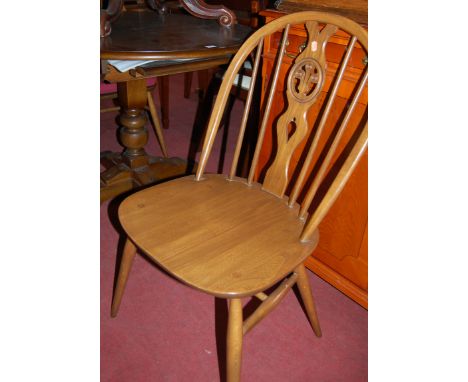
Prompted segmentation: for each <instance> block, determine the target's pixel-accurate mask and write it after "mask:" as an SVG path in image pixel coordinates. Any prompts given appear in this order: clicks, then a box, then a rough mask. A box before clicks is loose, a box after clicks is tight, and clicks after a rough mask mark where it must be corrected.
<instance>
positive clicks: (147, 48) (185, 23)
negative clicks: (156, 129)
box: [101, 11, 251, 201]
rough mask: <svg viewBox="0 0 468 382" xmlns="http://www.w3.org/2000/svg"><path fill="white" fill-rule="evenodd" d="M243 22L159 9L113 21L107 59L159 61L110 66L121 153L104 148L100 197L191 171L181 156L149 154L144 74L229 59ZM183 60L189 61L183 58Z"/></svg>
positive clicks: (105, 42) (105, 43) (243, 34)
mask: <svg viewBox="0 0 468 382" xmlns="http://www.w3.org/2000/svg"><path fill="white" fill-rule="evenodd" d="M250 31H251V29H250V28H249V27H247V26H243V25H233V26H232V27H230V28H225V27H222V26H219V25H218V24H217V23H216V21H214V20H204V19H200V18H195V17H192V16H190V15H177V14H173V15H172V14H171V15H166V16H161V15H158V14H157V13H156V12H150V11H148V12H123V13H122V14H121V15H120V17H119V18H117V19H116V21H115V22H114V23H113V25H112V35H111V36H109V37H104V38H101V59H103V60H155V61H156V62H154V63H153V64H151V65H146V66H141V67H137V68H135V69H132V70H130V71H128V72H125V73H120V72H118V71H117V70H114V69H112V67H110V65H109V66H107V69H108V70H107V72H106V73H105V75H104V79H105V80H107V81H109V82H111V83H114V82H115V83H117V91H118V96H119V104H120V105H121V106H122V109H121V113H120V124H121V128H120V129H119V139H120V142H121V143H122V144H123V146H124V151H123V153H121V154H117V153H105V154H104V155H102V156H101V163H102V164H103V165H104V166H105V168H106V170H105V171H104V172H102V173H101V201H104V200H107V199H109V198H112V197H114V196H116V195H118V194H120V193H122V192H124V191H127V190H130V189H132V188H133V187H138V186H142V185H146V184H148V183H152V182H155V181H158V180H161V179H165V178H168V177H174V176H177V175H182V174H185V173H187V172H190V166H191V165H190V164H188V163H187V161H186V160H182V159H180V158H169V159H165V158H155V157H150V156H148V155H147V153H146V151H145V148H144V147H145V144H146V142H147V139H148V133H147V131H146V128H145V122H146V118H145V113H144V110H143V109H144V107H145V106H146V103H147V100H148V98H147V92H146V79H148V78H152V77H159V76H166V75H170V74H176V73H185V72H187V71H194V70H200V69H207V68H210V67H215V66H218V65H221V64H225V63H227V62H228V61H229V60H230V57H231V56H232V54H233V53H235V52H236V51H237V50H238V48H239V47H240V46H241V44H242V42H243V41H244V40H245V39H246V38H247V36H248V35H249V34H250ZM181 59H186V60H187V59H188V61H186V62H183V63H181V61H180V60H181Z"/></svg>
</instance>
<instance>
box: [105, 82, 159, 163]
mask: <svg viewBox="0 0 468 382" xmlns="http://www.w3.org/2000/svg"><path fill="white" fill-rule="evenodd" d="M156 84H157V82H156V79H154V78H153V79H150V80H148V88H147V93H146V95H147V99H148V101H147V110H148V111H149V114H150V116H151V120H152V125H153V128H154V132H155V134H156V137H157V138H158V142H159V146H160V147H161V151H162V154H163V156H164V157H165V158H168V154H167V147H166V142H165V141H164V135H163V132H162V129H161V122H160V120H159V117H158V112H157V111H156V106H155V104H154V100H153V92H154V89H155V88H156ZM101 85H104V87H105V86H106V85H109V89H108V90H106V89H103V86H101V101H102V100H106V99H111V100H116V99H117V98H118V97H117V89H116V87H115V85H114V84H104V83H101ZM161 102H162V101H161ZM116 110H120V106H111V107H104V108H101V113H105V112H109V111H116Z"/></svg>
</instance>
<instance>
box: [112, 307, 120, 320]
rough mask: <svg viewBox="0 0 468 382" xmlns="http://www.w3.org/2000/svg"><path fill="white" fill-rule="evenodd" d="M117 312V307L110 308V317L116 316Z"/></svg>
mask: <svg viewBox="0 0 468 382" xmlns="http://www.w3.org/2000/svg"><path fill="white" fill-rule="evenodd" d="M117 313H119V310H118V309H115V308H111V317H112V318H115V317H117Z"/></svg>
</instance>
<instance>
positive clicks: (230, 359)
mask: <svg viewBox="0 0 468 382" xmlns="http://www.w3.org/2000/svg"><path fill="white" fill-rule="evenodd" d="M242 327H243V318H242V302H241V300H240V299H238V298H234V299H231V300H230V303H229V318H228V330H227V351H226V356H227V382H239V381H240V374H241V362H242V331H243V329H242Z"/></svg>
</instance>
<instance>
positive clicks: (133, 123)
mask: <svg viewBox="0 0 468 382" xmlns="http://www.w3.org/2000/svg"><path fill="white" fill-rule="evenodd" d="M117 92H118V96H119V103H120V106H121V111H120V118H119V122H120V125H121V126H120V129H119V140H120V143H121V144H122V145H123V146H124V150H123V152H122V153H120V154H119V153H113V152H103V153H101V164H102V165H103V166H104V167H105V171H103V172H101V202H103V201H105V200H107V199H110V198H112V197H114V196H116V195H119V194H121V193H123V192H125V191H128V190H131V189H132V188H135V187H140V186H144V185H147V184H150V183H154V182H157V181H160V180H163V179H167V178H172V177H176V176H181V175H185V174H186V173H187V162H186V161H184V160H183V159H181V158H161V157H152V156H149V155H148V154H147V153H146V151H145V145H146V143H147V142H148V131H147V129H146V127H145V124H146V121H147V118H146V114H145V110H144V108H145V106H146V103H147V87H146V80H145V79H137V80H132V81H127V82H119V83H118V84H117Z"/></svg>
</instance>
